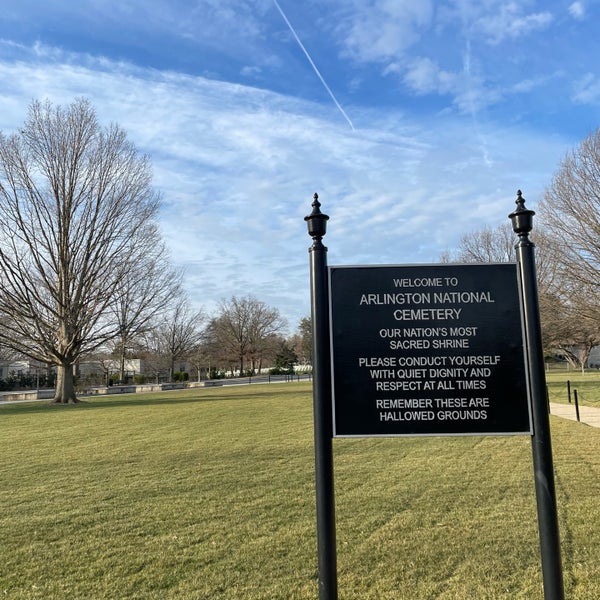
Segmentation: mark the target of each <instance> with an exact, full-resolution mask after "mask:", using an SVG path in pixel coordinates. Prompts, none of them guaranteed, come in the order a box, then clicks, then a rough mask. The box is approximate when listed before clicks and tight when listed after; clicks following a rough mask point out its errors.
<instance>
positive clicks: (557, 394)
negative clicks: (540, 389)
mask: <svg viewBox="0 0 600 600" xmlns="http://www.w3.org/2000/svg"><path fill="white" fill-rule="evenodd" d="M567 381H570V382H571V402H575V396H574V393H573V391H574V390H577V399H578V402H580V403H581V404H583V405H586V406H596V407H597V408H600V371H596V370H593V371H592V370H590V371H586V372H585V373H582V372H581V371H549V372H547V373H546V383H547V384H548V393H549V395H550V401H551V402H561V403H563V404H566V403H568V402H569V397H568V392H567Z"/></svg>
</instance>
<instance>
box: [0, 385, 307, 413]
mask: <svg viewBox="0 0 600 600" xmlns="http://www.w3.org/2000/svg"><path fill="white" fill-rule="evenodd" d="M274 385H277V384H274ZM284 385H286V386H287V385H291V384H284ZM229 387H231V388H233V389H232V390H228V389H227V388H228V386H224V387H222V388H219V390H218V392H217V393H214V392H213V393H210V392H209V393H207V394H206V395H197V394H194V395H190V393H189V391H187V390H181V392H179V393H177V392H175V393H173V392H156V393H152V394H115V395H114V396H82V397H81V398H80V400H79V402H78V403H77V404H52V401H51V400H48V401H47V402H35V403H34V402H27V401H23V402H22V403H15V404H4V405H3V404H2V403H1V402H0V416H2V415H10V414H24V413H45V412H48V411H60V410H99V409H103V408H115V407H120V408H122V407H126V406H131V407H134V406H163V405H165V404H194V403H205V402H223V401H240V400H241V401H248V400H258V399H260V398H261V397H265V396H275V395H276V396H277V397H278V398H280V399H282V400H285V398H286V397H290V396H297V395H298V394H301V393H303V391H304V390H302V389H298V388H295V389H284V390H282V389H278V390H273V389H272V388H270V386H268V385H260V386H258V385H255V386H252V385H248V386H243V387H244V391H243V392H242V391H241V390H240V388H241V387H242V386H229ZM228 392H229V393H228Z"/></svg>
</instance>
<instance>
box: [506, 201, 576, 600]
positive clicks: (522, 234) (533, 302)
mask: <svg viewBox="0 0 600 600" xmlns="http://www.w3.org/2000/svg"><path fill="white" fill-rule="evenodd" d="M516 204H517V208H516V210H515V211H514V212H512V213H511V214H510V215H509V218H510V220H511V221H512V226H513V230H514V231H515V233H516V234H517V235H518V236H519V241H518V243H517V245H516V246H515V249H516V251H517V263H518V265H519V274H520V279H521V290H522V296H523V316H524V320H525V337H526V346H527V347H526V352H527V364H528V372H529V388H530V393H531V403H532V414H533V431H534V433H533V435H532V437H531V447H532V453H533V470H534V476H535V490H536V501H537V513H538V526H539V533H540V550H541V557H542V575H543V580H544V598H545V599H546V600H564V589H563V574H562V565H561V557H560V537H559V532H558V516H557V508H556V491H555V484H554V467H553V463H552V444H551V439H550V418H549V416H548V408H547V404H546V394H545V387H546V377H545V373H544V354H543V350H542V334H541V325H540V310H539V301H538V291H537V279H536V269H535V245H534V244H533V242H532V241H531V240H530V239H529V233H530V231H531V230H532V228H533V215H534V214H535V212H534V211H532V210H528V209H527V208H525V200H524V198H523V197H522V195H521V190H519V191H518V192H517V200H516Z"/></svg>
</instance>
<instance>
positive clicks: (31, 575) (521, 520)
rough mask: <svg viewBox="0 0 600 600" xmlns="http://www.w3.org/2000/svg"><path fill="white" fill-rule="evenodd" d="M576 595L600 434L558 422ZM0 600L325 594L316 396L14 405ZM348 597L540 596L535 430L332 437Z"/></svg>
mask: <svg viewBox="0 0 600 600" xmlns="http://www.w3.org/2000/svg"><path fill="white" fill-rule="evenodd" d="M551 423H552V429H553V445H554V458H555V467H556V473H557V493H558V502H559V510H560V514H559V519H560V528H561V536H562V539H563V542H562V552H563V564H564V576H565V587H566V597H568V598H574V599H593V598H600V502H599V501H598V499H599V498H600V430H595V429H591V428H590V427H586V426H585V425H582V424H579V423H576V422H573V421H569V422H567V421H562V420H559V419H557V418H552V422H551ZM0 451H1V456H2V462H1V463H0V464H1V467H0V506H1V509H0V552H1V553H2V556H1V557H0V598H1V597H3V598H9V599H15V598H44V599H61V600H62V599H65V598H68V599H102V598H111V599H133V598H139V599H196V598H197V599H207V600H208V599H210V600H235V599H242V600H246V599H249V600H250V599H261V600H263V599H282V600H293V599H315V598H317V597H318V590H317V579H316V562H317V557H316V533H315V513H314V504H315V500H314V483H313V479H314V467H313V461H314V458H313V447H312V397H311V393H310V387H309V385H308V384H303V383H289V384H282V385H269V386H265V385H256V386H240V387H236V388H231V387H228V388H213V389H210V388H207V389H202V390H190V391H185V392H182V391H177V392H172V393H167V392H165V393H161V394H147V395H136V396H122V397H118V396H113V397H108V398H102V399H100V398H94V399H90V400H89V401H88V402H87V403H86V404H82V405H80V406H74V407H73V406H66V407H57V406H53V407H50V406H47V405H45V404H43V403H42V404H27V405H25V404H20V405H4V406H0ZM334 452H335V477H336V505H337V523H338V524H337V538H338V540H337V542H338V578H339V598H340V600H345V599H355V600H359V599H360V600H368V599H372V600H384V599H394V600H396V599H404V598H405V599H407V600H408V599H411V600H414V599H419V598H443V599H450V598H456V599H458V598H460V599H461V600H463V599H465V598H470V599H475V598H477V599H479V598H481V599H486V598H488V599H499V598H506V599H508V598H511V599H514V598H523V599H528V600H529V599H541V598H542V597H543V594H542V576H541V567H540V558H539V542H538V534H537V516H536V509H535V492H534V482H533V467H532V461H531V445H530V441H529V438H528V437H526V436H517V437H512V436H508V437H461V438H402V439H361V440H335V441H334Z"/></svg>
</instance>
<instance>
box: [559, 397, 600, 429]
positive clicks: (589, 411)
mask: <svg viewBox="0 0 600 600" xmlns="http://www.w3.org/2000/svg"><path fill="white" fill-rule="evenodd" d="M550 414H552V415H555V416H557V417H562V418H563V419H571V420H572V421H577V413H576V410H575V404H574V403H573V404H558V403H556V402H550ZM579 419H580V421H581V422H582V423H585V424H586V425H590V426H591V427H600V408H595V407H593V406H581V405H579Z"/></svg>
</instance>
